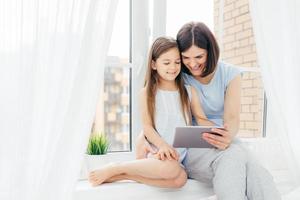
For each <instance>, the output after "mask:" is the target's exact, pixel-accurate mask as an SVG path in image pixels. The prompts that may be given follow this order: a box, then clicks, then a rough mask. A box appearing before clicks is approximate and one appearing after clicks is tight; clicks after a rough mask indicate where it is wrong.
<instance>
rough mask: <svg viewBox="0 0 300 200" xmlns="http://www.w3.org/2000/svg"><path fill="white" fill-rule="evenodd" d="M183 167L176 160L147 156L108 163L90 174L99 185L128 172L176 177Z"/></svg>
mask: <svg viewBox="0 0 300 200" xmlns="http://www.w3.org/2000/svg"><path fill="white" fill-rule="evenodd" d="M181 170H182V168H181V166H180V164H179V163H178V162H177V161H176V160H165V161H161V160H158V159H155V158H146V159H139V160H133V161H128V162H123V163H119V164H115V165H108V166H105V167H103V168H101V169H98V170H95V171H93V172H91V173H90V174H89V181H90V182H91V183H92V184H93V185H99V184H102V183H103V182H105V181H106V180H108V179H109V178H111V177H113V176H116V175H121V174H126V175H137V176H142V177H145V178H150V179H174V178H176V177H177V176H178V175H179V173H180V172H181Z"/></svg>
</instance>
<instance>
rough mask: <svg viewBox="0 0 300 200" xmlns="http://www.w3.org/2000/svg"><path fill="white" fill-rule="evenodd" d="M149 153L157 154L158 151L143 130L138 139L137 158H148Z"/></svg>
mask: <svg viewBox="0 0 300 200" xmlns="http://www.w3.org/2000/svg"><path fill="white" fill-rule="evenodd" d="M148 153H152V154H156V153H157V151H156V150H154V149H153V148H152V147H151V145H150V144H149V142H148V141H147V140H146V138H145V136H144V133H143V132H141V133H140V134H139V136H138V138H137V141H136V159H143V158H146V157H147V154H148Z"/></svg>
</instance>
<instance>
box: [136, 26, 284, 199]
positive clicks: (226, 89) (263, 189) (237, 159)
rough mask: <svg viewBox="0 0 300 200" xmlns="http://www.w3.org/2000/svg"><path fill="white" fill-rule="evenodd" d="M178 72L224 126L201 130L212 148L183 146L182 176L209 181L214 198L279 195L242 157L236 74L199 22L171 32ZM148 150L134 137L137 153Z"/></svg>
mask: <svg viewBox="0 0 300 200" xmlns="http://www.w3.org/2000/svg"><path fill="white" fill-rule="evenodd" d="M177 42H178V46H179V50H180V52H181V58H182V64H183V70H184V72H186V73H185V74H184V75H183V76H184V79H185V82H186V83H187V84H190V85H192V86H193V87H195V88H196V89H197V91H198V93H199V96H200V99H201V104H202V107H203V110H204V112H205V115H206V116H207V118H208V119H209V120H211V121H213V122H215V123H216V124H218V125H223V124H224V127H225V130H221V129H218V130H216V132H217V133H219V134H220V135H221V136H217V135H212V134H209V133H205V134H203V139H205V140H206V141H207V142H208V143H210V144H212V145H214V146H215V147H216V148H215V149H189V150H188V152H187V155H186V158H185V160H184V165H185V168H186V171H187V173H188V177H189V178H192V179H196V180H199V181H203V182H207V183H212V185H213V187H214V191H215V193H216V195H217V198H218V200H227V199H228V200H242V199H253V200H260V199H261V200H275V199H280V195H279V193H278V191H277V189H276V187H275V184H274V182H273V180H272V177H271V175H270V174H269V173H268V172H267V171H266V170H265V169H264V168H262V167H261V166H260V165H259V164H257V163H256V162H255V161H253V160H252V159H251V158H249V157H248V155H247V152H246V150H244V149H243V148H242V147H241V146H240V145H239V144H238V141H237V140H236V139H235V136H236V134H237V132H238V129H239V113H240V98H241V97H240V96H241V95H240V90H241V75H240V72H239V70H238V69H237V68H234V67H232V66H228V65H226V64H224V63H222V62H218V59H219V47H218V44H217V42H216V40H215V38H214V36H213V34H212V33H211V31H210V30H209V29H208V28H207V26H206V25H205V24H203V23H199V22H198V23H193V22H191V23H187V24H185V25H184V26H183V27H182V28H181V29H180V30H179V32H178V34H177ZM146 151H153V150H152V149H151V148H150V146H149V145H148V144H147V142H145V139H144V137H143V136H141V137H139V139H138V144H137V157H138V158H141V157H144V154H145V152H146Z"/></svg>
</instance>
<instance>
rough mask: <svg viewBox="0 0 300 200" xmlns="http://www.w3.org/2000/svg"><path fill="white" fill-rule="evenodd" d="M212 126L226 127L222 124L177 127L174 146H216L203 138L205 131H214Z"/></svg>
mask: <svg viewBox="0 0 300 200" xmlns="http://www.w3.org/2000/svg"><path fill="white" fill-rule="evenodd" d="M212 128H220V129H224V127H220V126H183V127H176V129H175V137H174V141H173V147H175V148H215V147H214V146H213V145H211V144H209V143H208V142H206V141H205V140H204V139H202V134H203V133H212V134H216V135H219V134H217V133H215V132H212V130H211V129H212Z"/></svg>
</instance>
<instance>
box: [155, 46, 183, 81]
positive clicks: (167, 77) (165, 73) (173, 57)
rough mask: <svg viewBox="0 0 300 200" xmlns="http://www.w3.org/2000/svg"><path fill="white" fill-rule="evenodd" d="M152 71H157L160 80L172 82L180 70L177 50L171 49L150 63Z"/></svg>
mask: <svg viewBox="0 0 300 200" xmlns="http://www.w3.org/2000/svg"><path fill="white" fill-rule="evenodd" d="M152 69H153V70H156V71H157V73H158V75H159V79H160V80H164V81H174V80H175V78H176V77H177V76H178V74H179V73H180V69H181V65H180V54H179V50H178V49H177V48H172V49H170V50H168V51H166V52H165V53H163V54H161V55H160V56H159V57H158V58H157V60H156V61H155V62H154V61H152Z"/></svg>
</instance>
